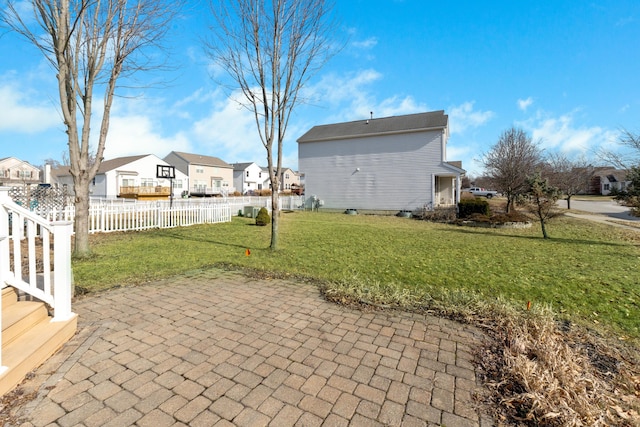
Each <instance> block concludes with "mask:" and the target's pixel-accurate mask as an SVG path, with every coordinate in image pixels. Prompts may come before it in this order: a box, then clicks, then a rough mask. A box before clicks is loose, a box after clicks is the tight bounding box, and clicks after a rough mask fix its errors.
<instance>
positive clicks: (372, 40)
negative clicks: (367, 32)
mask: <svg viewBox="0 0 640 427" xmlns="http://www.w3.org/2000/svg"><path fill="white" fill-rule="evenodd" d="M377 44H378V39H377V38H376V37H369V38H368V39H365V40H360V41H354V42H353V43H352V45H353V47H354V48H356V49H372V48H374V47H375V46H376V45H377Z"/></svg>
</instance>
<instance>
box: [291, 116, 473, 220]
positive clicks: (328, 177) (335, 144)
mask: <svg viewBox="0 0 640 427" xmlns="http://www.w3.org/2000/svg"><path fill="white" fill-rule="evenodd" d="M448 120H449V118H448V116H447V115H446V114H444V111H433V112H427V113H419V114H409V115H404V116H395V117H385V118H379V119H369V120H358V121H355V122H346V123H336V124H330V125H322V126H314V127H313V128H311V129H310V130H309V131H308V132H307V133H305V134H304V135H302V136H301V137H300V138H299V139H298V167H299V169H300V172H301V173H304V174H305V194H306V195H307V197H314V196H315V197H316V198H317V199H320V200H322V201H323V202H324V207H325V208H329V209H362V210H385V211H394V210H398V211H400V210H411V211H413V210H416V209H423V208H427V209H431V208H434V207H438V206H452V205H455V204H456V203H457V202H459V200H460V181H461V179H460V178H461V176H462V175H464V173H465V171H464V169H462V168H461V163H460V162H451V163H450V162H447V157H446V152H447V150H446V149H447V139H448V136H449V123H448Z"/></svg>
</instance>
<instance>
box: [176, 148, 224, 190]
mask: <svg viewBox="0 0 640 427" xmlns="http://www.w3.org/2000/svg"><path fill="white" fill-rule="evenodd" d="M164 161H165V162H167V163H169V164H170V165H173V166H175V168H176V170H179V171H180V172H182V173H183V174H185V175H186V176H188V177H189V185H188V186H187V187H188V194H190V195H191V196H221V195H224V196H226V195H228V194H229V193H233V192H234V191H235V189H234V187H233V166H231V165H230V164H229V163H227V162H225V161H223V160H221V159H219V158H217V157H211V156H202V155H200V154H190V153H182V152H179V151H172V152H171V153H169V154H168V155H167V156H166V157H165V158H164ZM184 190H185V192H186V191H187V188H185V189H184Z"/></svg>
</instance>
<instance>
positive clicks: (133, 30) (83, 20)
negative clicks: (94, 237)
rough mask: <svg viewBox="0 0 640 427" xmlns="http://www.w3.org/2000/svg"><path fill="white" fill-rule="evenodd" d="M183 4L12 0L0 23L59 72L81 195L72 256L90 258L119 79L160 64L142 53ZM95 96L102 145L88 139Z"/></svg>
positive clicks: (77, 197) (71, 165)
mask: <svg viewBox="0 0 640 427" xmlns="http://www.w3.org/2000/svg"><path fill="white" fill-rule="evenodd" d="M179 3H180V2H174V1H171V2H168V1H160V0H134V1H131V0H109V1H101V0H28V1H19V2H18V1H11V0H10V1H8V2H7V4H6V7H5V9H4V10H3V11H2V15H1V16H0V20H2V22H3V23H5V24H6V25H7V26H8V27H9V28H11V29H12V30H14V31H16V32H17V33H18V34H20V35H21V36H23V37H24V38H26V39H27V41H28V42H29V43H31V44H32V45H33V46H35V47H36V48H37V49H38V50H39V51H40V52H41V53H42V54H43V55H44V57H45V59H46V60H47V61H48V62H49V63H50V65H51V66H52V67H53V69H54V70H55V73H56V78H57V83H58V96H59V100H60V113H61V116H62V119H63V121H64V126H65V131H66V134H67V140H68V148H69V170H70V173H71V175H72V177H73V184H74V191H75V201H74V203H75V212H76V215H75V238H74V239H75V240H74V242H75V246H74V256H79V257H82V256H87V255H88V254H89V253H90V248H89V222H88V221H89V184H90V183H91V181H92V180H93V178H94V177H95V175H96V173H97V171H98V168H99V167H100V164H101V163H102V159H103V153H104V149H105V141H106V138H107V133H108V131H109V119H110V112H111V106H112V103H113V99H114V96H115V90H116V87H117V84H118V81H119V79H126V78H128V77H130V76H131V75H132V74H134V73H135V72H138V71H144V70H148V69H150V68H153V67H157V66H158V64H154V63H152V62H151V60H150V58H152V57H153V56H151V55H145V54H144V52H146V51H148V50H149V49H153V48H159V47H160V45H159V42H160V40H161V38H162V36H164V35H165V33H166V31H167V28H169V23H170V21H171V19H172V18H173V17H174V16H175V14H176V11H177V10H178V5H179ZM25 5H26V6H25ZM28 8H30V9H31V13H27V12H26V10H27V9H28ZM96 93H100V94H101V95H102V98H101V99H100V101H101V102H102V105H103V106H102V111H101V112H102V119H101V122H100V126H99V132H98V136H97V141H90V134H91V125H92V118H93V115H94V96H96ZM92 146H93V147H95V148H94V149H91V148H90V147H92Z"/></svg>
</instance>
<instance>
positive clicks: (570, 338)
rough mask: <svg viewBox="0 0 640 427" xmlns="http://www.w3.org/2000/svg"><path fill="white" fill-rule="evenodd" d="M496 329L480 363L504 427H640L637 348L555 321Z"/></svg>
mask: <svg viewBox="0 0 640 427" xmlns="http://www.w3.org/2000/svg"><path fill="white" fill-rule="evenodd" d="M492 323H493V326H492V327H491V328H490V330H489V334H490V335H491V337H492V340H491V342H490V343H488V344H487V346H486V347H485V348H484V349H483V350H482V351H481V354H480V355H479V356H480V357H479V358H478V361H479V365H480V370H481V372H482V376H483V379H484V382H485V384H486V386H487V387H488V390H489V396H488V400H489V402H490V403H491V405H492V407H493V409H494V414H493V416H494V417H495V419H496V422H497V423H499V425H518V426H520V425H521V426H640V416H639V414H638V412H639V411H640V371H639V368H638V360H637V355H636V354H635V351H636V350H637V349H635V348H631V347H628V346H623V345H620V344H618V343H612V342H610V341H607V339H605V338H602V337H598V336H597V335H594V334H592V333H585V332H584V331H582V332H581V331H578V330H573V329H572V328H570V327H567V325H564V326H562V325H558V323H557V322H555V321H554V320H553V318H552V317H551V315H549V314H527V315H509V316H501V317H499V318H496V319H494V321H493V322H492Z"/></svg>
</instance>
